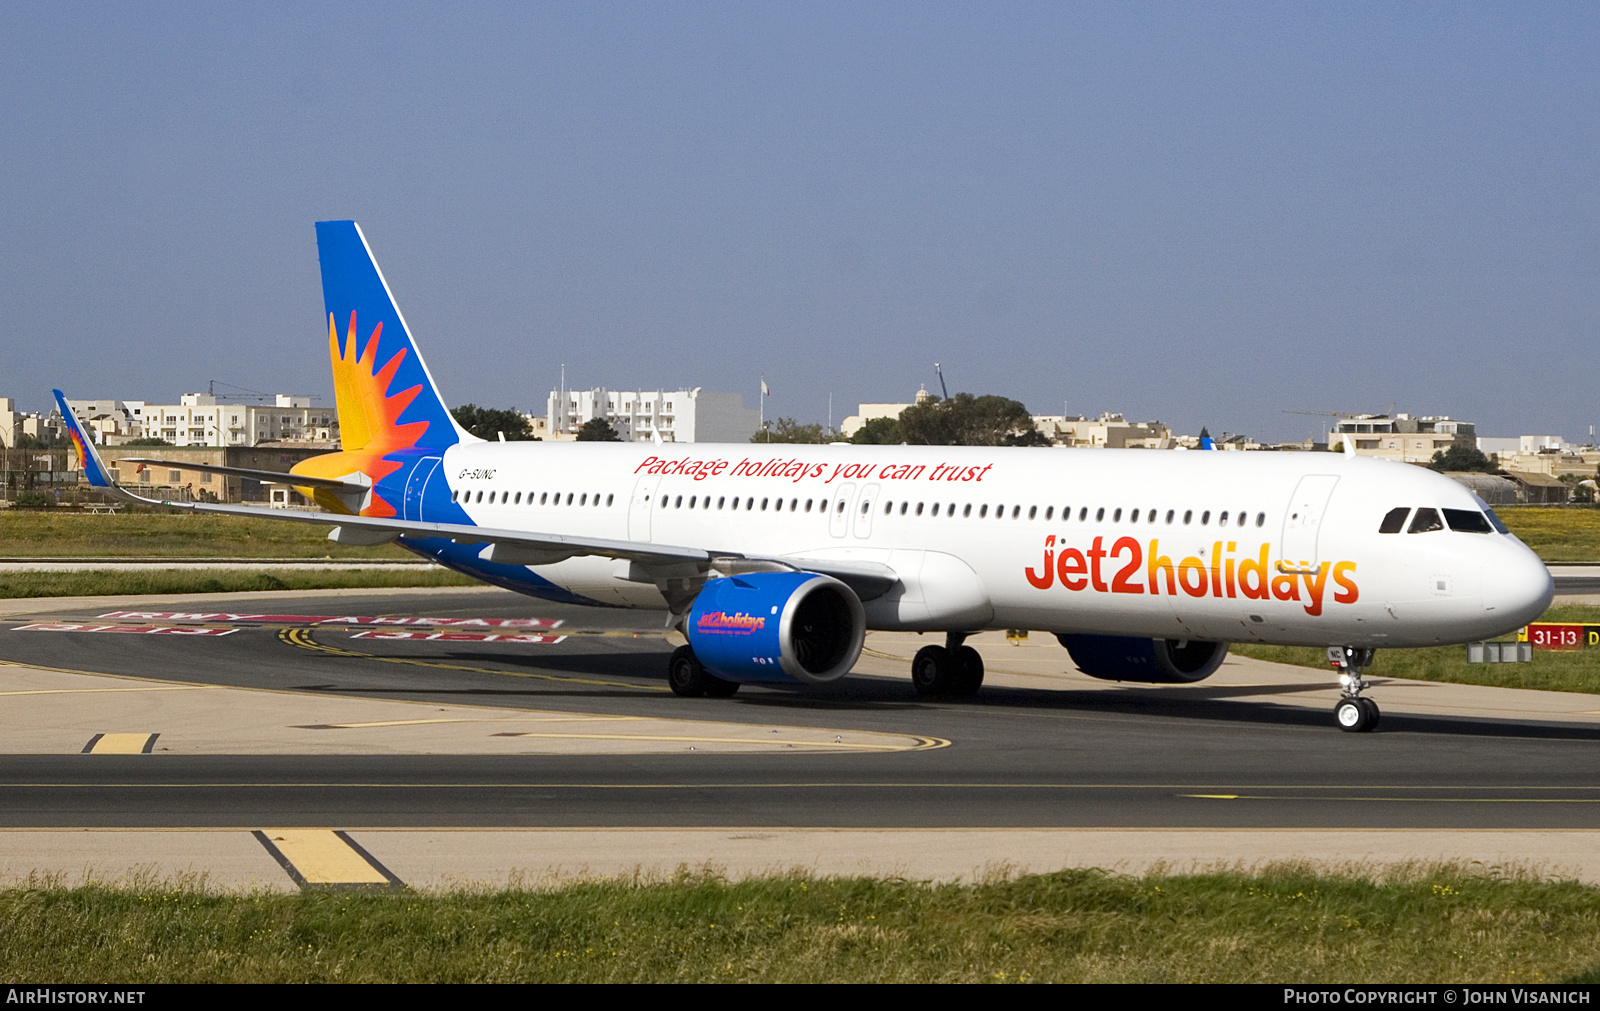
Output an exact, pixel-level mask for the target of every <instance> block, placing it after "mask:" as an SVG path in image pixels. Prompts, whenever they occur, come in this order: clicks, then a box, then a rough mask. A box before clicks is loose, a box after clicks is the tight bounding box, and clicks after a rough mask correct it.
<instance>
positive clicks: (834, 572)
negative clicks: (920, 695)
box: [55, 390, 899, 600]
mask: <svg viewBox="0 0 1600 1011" xmlns="http://www.w3.org/2000/svg"><path fill="white" fill-rule="evenodd" d="M55 395H56V400H57V403H58V404H59V406H60V408H61V417H62V419H63V420H64V421H65V422H66V424H67V430H68V432H69V434H70V435H71V438H72V443H73V447H74V449H75V450H76V451H77V453H78V463H79V466H80V467H81V468H82V469H83V472H84V475H85V476H86V477H87V478H88V480H89V483H90V484H91V485H93V486H94V487H97V488H103V489H106V490H107V491H110V492H111V493H113V494H115V495H117V496H119V497H121V498H123V499H126V500H128V501H132V502H140V503H143V504H145V505H160V506H167V507H169V508H172V509H183V510H187V511H189V512H204V513H219V514H222V515H226V516H250V517H254V518H256V519H265V520H273V521H276V522H279V523H313V524H317V525H320V526H328V527H332V528H333V529H332V530H330V531H329V532H328V539H329V540H332V541H334V542H335V543H338V544H384V543H388V542H390V541H394V540H398V539H400V538H406V539H409V540H425V539H429V538H448V539H449V540H451V541H454V542H455V543H457V544H482V545H483V546H484V547H483V550H482V551H480V552H479V553H478V557H480V558H482V559H483V560H484V561H486V562H498V563H501V564H505V565H551V564H554V563H556V562H561V561H565V560H566V559H568V558H573V557H576V556H580V555H598V556H601V557H604V558H616V559H620V560H626V561H629V562H632V563H634V564H633V565H630V566H629V569H628V573H627V575H626V576H624V578H626V579H629V580H632V581H635V582H653V583H657V584H658V585H663V592H665V587H664V584H665V582H666V581H667V580H670V579H678V578H684V577H687V578H691V579H692V578H695V577H704V576H706V575H709V574H713V573H714V574H718V575H737V574H739V573H746V572H772V571H794V572H816V573H820V574H822V575H826V576H832V577H834V578H835V579H838V580H839V581H840V582H842V583H845V584H846V585H848V586H850V588H851V589H853V590H855V592H856V594H857V595H858V596H860V597H861V599H863V600H871V599H873V598H875V597H879V596H882V595H883V594H884V593H886V592H888V591H889V590H890V589H891V588H892V587H893V586H894V585H895V584H896V583H898V582H899V578H898V576H896V574H895V572H894V570H893V569H891V568H890V567H889V566H887V565H880V564H878V563H876V562H863V561H836V560H832V559H828V560H815V559H802V558H785V557H782V556H772V557H752V556H748V555H745V554H743V553H741V552H737V551H718V550H714V549H707V548H696V547H687V546H679V545H671V544H657V543H654V542H650V541H627V540H613V539H610V538H604V537H582V536H574V535H571V534H552V533H540V532H537V531H528V530H507V529H498V528H494V527H480V526H472V525H470V524H465V523H428V522H425V521H422V520H403V519H398V518H395V517H380V516H358V515H345V514H342V513H322V512H301V511H298V510H284V509H263V508H260V507H257V506H242V505H223V504H218V503H210V502H174V501H170V500H163V499H153V498H146V497H144V496H142V495H135V494H134V493H132V492H130V491H128V490H127V489H126V488H124V487H123V486H122V485H121V484H119V483H118V482H117V481H116V479H115V478H113V477H112V476H111V475H112V474H113V471H111V470H110V468H108V467H106V466H105V464H104V462H102V460H101V458H100V454H99V452H98V450H96V448H95V445H94V442H93V440H91V439H90V438H89V437H88V435H87V434H86V433H85V432H84V431H83V428H82V426H81V425H80V424H79V422H78V419H77V417H76V416H75V415H74V414H73V413H72V410H71V408H69V407H68V406H67V401H66V398H65V397H64V396H63V395H62V393H61V391H60V390H56V391H55ZM141 462H146V463H158V464H164V465H168V466H182V467H186V468H189V469H195V470H200V469H203V470H211V471H215V472H218V473H232V474H239V475H240V476H250V477H253V478H255V479H256V480H269V481H275V482H280V483H283V484H292V485H301V486H307V487H328V486H333V487H335V488H337V489H339V490H343V491H365V490H366V488H365V486H364V485H359V484H354V483H352V482H347V481H338V480H333V479H326V478H309V477H301V476H300V475H298V474H283V473H279V472H276V471H251V470H246V469H245V468H240V467H218V466H211V465H206V466H204V467H201V466H197V465H195V464H190V463H183V464H177V463H174V462H173V461H170V460H154V459H151V460H144V461H141ZM256 475H263V476H261V477H256Z"/></svg>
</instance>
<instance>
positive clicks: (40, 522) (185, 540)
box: [0, 509, 411, 558]
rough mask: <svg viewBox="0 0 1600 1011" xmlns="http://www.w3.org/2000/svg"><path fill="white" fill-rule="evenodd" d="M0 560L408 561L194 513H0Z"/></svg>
mask: <svg viewBox="0 0 1600 1011" xmlns="http://www.w3.org/2000/svg"><path fill="white" fill-rule="evenodd" d="M0 557H9V558H18V557H24V558H42V557H103V558H324V557H326V558H409V557H411V556H410V555H409V554H407V553H406V551H405V550H404V549H402V548H398V547H395V546H394V545H392V544H384V545H378V546H376V547H354V546H351V545H346V544H335V543H333V542H332V541H330V540H328V527H324V526H316V525H311V524H305V523H284V522H281V521H274V520H258V519H253V518H247V517H242V516H206V515H201V514H195V513H124V514H118V515H115V516H111V515H104V516H95V515H91V514H88V513H71V512H65V511H63V512H27V511H22V510H16V509H7V510H5V511H4V512H0Z"/></svg>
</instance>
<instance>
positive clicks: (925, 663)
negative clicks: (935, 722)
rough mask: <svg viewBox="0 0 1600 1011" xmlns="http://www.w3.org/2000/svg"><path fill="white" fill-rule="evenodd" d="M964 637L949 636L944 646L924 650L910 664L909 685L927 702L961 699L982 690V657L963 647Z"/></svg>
mask: <svg viewBox="0 0 1600 1011" xmlns="http://www.w3.org/2000/svg"><path fill="white" fill-rule="evenodd" d="M966 639H967V633H965V632H950V633H947V634H946V635H945V644H944V645H943V646H924V647H922V648H921V649H919V650H917V655H916V657H915V658H913V659H912V661H911V683H912V684H913V685H915V686H916V689H917V694H918V695H923V696H926V697H928V698H936V699H937V698H964V697H966V696H970V695H976V694H977V693H978V689H979V688H981V687H982V686H983V657H981V656H979V655H978V651H977V650H975V649H973V648H972V647H971V646H965V645H963V643H964V642H966Z"/></svg>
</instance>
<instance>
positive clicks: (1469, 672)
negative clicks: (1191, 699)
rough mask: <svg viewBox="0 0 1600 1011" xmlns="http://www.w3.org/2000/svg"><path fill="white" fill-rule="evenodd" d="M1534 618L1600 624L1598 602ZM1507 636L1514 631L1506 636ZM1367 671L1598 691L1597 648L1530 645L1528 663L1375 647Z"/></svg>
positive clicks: (1267, 652) (1305, 653) (1272, 653)
mask: <svg viewBox="0 0 1600 1011" xmlns="http://www.w3.org/2000/svg"><path fill="white" fill-rule="evenodd" d="M1539 620H1540V621H1556V622H1584V623H1589V624H1600V607H1593V606H1589V605H1585V604H1559V605H1557V606H1555V607H1552V608H1551V609H1550V610H1548V611H1546V612H1545V613H1544V614H1543V615H1542V616H1541V617H1540V618H1539ZM1505 638H1507V639H1513V638H1515V636H1506V637H1505ZM1228 652H1230V653H1235V654H1238V655H1239V656H1248V657H1253V658H1254V659H1257V660H1271V661H1272V662H1273V663H1287V664H1294V665H1295V666H1297V667H1316V668H1318V669H1320V670H1324V671H1327V670H1329V669H1330V668H1329V667H1328V651H1327V650H1326V649H1323V648H1321V647H1316V648H1311V647H1303V646H1260V645H1254V644H1251V643H1234V644H1233V645H1231V646H1229V647H1228ZM1366 673H1367V674H1368V675H1369V676H1376V677H1396V678H1415V679H1417V680H1419V681H1450V682H1454V683H1456V684H1468V685H1494V686H1495V687H1498V688H1539V689H1543V690H1545V691H1560V692H1600V649H1579V650H1571V651H1554V650H1534V652H1533V662H1532V663H1467V647H1465V646H1460V645H1457V646H1437V647H1432V648H1429V649H1380V650H1378V653H1377V657H1376V659H1374V660H1373V663H1372V666H1371V667H1368V668H1367V671H1366Z"/></svg>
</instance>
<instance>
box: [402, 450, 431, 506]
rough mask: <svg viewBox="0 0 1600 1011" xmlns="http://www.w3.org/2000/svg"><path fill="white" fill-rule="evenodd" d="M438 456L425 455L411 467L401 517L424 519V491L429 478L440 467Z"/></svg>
mask: <svg viewBox="0 0 1600 1011" xmlns="http://www.w3.org/2000/svg"><path fill="white" fill-rule="evenodd" d="M439 462H440V461H439V458H438V457H437V456H429V457H424V458H423V459H421V460H418V461H417V465H416V466H415V467H412V468H411V477H410V479H409V480H407V481H406V494H405V501H404V503H403V504H402V505H401V507H400V518H401V519H407V520H422V519H425V517H424V516H423V515H422V502H423V498H424V495H423V493H424V492H425V491H427V489H428V479H429V478H431V477H432V476H433V474H434V471H436V470H438V469H439Z"/></svg>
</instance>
